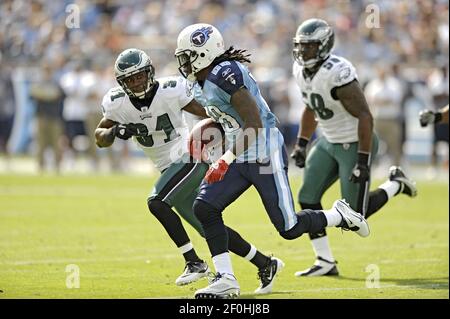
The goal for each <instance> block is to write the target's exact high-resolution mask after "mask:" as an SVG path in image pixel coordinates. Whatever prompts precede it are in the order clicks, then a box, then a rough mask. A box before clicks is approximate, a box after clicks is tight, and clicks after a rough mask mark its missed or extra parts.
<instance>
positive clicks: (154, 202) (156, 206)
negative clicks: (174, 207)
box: [147, 198, 167, 215]
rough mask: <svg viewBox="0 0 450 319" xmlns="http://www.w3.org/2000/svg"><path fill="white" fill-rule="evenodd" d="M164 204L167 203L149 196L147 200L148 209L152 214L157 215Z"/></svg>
mask: <svg viewBox="0 0 450 319" xmlns="http://www.w3.org/2000/svg"><path fill="white" fill-rule="evenodd" d="M166 205H167V204H166V203H164V202H163V201H162V200H160V199H157V198H149V199H148V200H147V206H148V209H149V210H150V212H151V213H152V214H153V215H157V214H158V213H159V212H160V211H162V209H163V207H164V206H166Z"/></svg>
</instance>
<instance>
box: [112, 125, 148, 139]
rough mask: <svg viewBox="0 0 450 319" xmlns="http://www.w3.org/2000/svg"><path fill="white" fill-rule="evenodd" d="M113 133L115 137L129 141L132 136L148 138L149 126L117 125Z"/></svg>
mask: <svg viewBox="0 0 450 319" xmlns="http://www.w3.org/2000/svg"><path fill="white" fill-rule="evenodd" d="M113 131H114V136H117V137H118V138H120V139H122V140H128V139H129V138H130V137H132V136H148V129H147V126H145V124H142V123H138V124H134V123H129V124H116V126H115V127H114V129H113Z"/></svg>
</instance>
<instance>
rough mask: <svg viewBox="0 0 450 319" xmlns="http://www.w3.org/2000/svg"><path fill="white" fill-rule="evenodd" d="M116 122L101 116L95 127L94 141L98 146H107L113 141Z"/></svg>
mask: <svg viewBox="0 0 450 319" xmlns="http://www.w3.org/2000/svg"><path fill="white" fill-rule="evenodd" d="M116 124H117V123H116V122H114V121H111V120H108V119H107V118H102V119H101V120H100V122H99V123H98V125H97V128H96V129H95V143H96V144H97V146H98V147H109V146H111V145H112V143H114V139H115V132H114V128H115V126H116Z"/></svg>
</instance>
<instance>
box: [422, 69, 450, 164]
mask: <svg viewBox="0 0 450 319" xmlns="http://www.w3.org/2000/svg"><path fill="white" fill-rule="evenodd" d="M427 85H428V88H429V90H430V93H431V95H432V99H433V104H434V105H433V107H432V109H433V111H435V112H437V111H438V110H439V109H441V108H442V107H444V106H445V105H448V99H449V94H448V85H449V74H448V65H447V66H445V65H444V66H441V67H440V68H435V69H434V70H433V72H431V74H430V76H429V77H428V81H427ZM433 130H434V135H433V147H432V151H431V165H432V166H433V167H434V168H437V166H438V164H439V159H438V143H439V142H443V143H446V144H447V148H448V142H449V136H448V135H449V126H448V123H440V124H439V125H434V127H433ZM444 163H445V165H446V166H448V159H447V160H445V161H444Z"/></svg>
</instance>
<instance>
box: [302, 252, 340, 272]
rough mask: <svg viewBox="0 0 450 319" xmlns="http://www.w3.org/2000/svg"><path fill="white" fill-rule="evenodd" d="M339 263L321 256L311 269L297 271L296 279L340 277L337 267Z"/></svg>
mask: <svg viewBox="0 0 450 319" xmlns="http://www.w3.org/2000/svg"><path fill="white" fill-rule="evenodd" d="M336 264H337V261H329V260H326V259H324V258H322V257H320V256H317V259H316V262H315V263H314V265H312V267H311V268H308V269H306V270H302V271H297V272H296V273H295V276H296V277H317V276H339V271H338V269H337V267H336Z"/></svg>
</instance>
